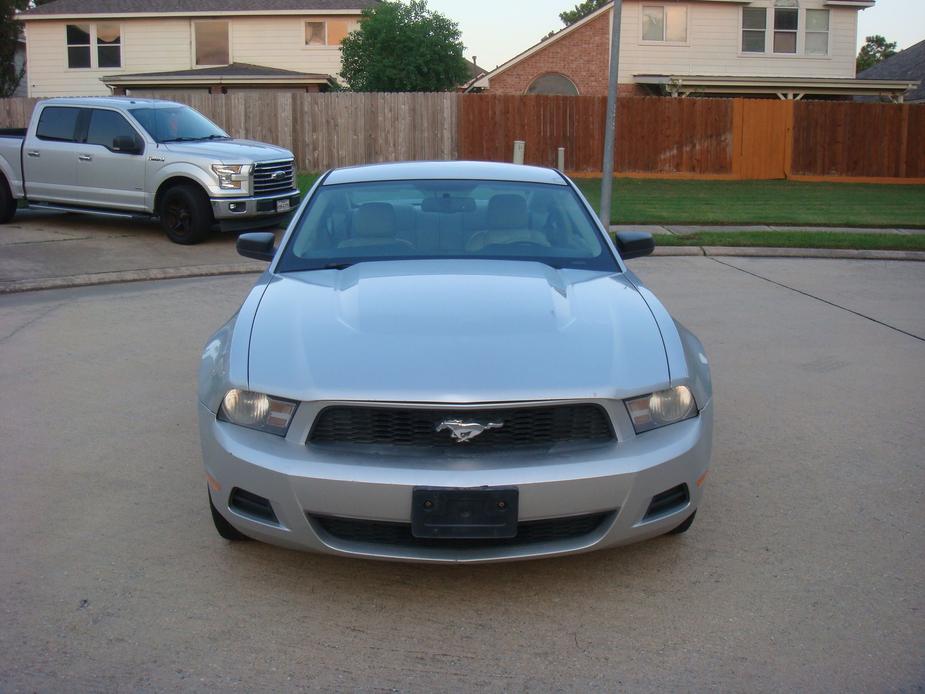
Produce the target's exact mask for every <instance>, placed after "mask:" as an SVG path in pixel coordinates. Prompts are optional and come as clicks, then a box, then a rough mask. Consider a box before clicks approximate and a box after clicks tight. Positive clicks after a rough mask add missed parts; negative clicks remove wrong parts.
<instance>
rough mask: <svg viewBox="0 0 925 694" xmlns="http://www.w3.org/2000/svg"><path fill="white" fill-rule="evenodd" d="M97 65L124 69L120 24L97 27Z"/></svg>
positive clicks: (99, 25)
mask: <svg viewBox="0 0 925 694" xmlns="http://www.w3.org/2000/svg"><path fill="white" fill-rule="evenodd" d="M96 64H97V65H98V66H99V67H122V27H120V26H119V25H118V24H108V23H107V24H102V23H101V24H97V25H96Z"/></svg>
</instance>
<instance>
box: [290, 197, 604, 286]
mask: <svg viewBox="0 0 925 694" xmlns="http://www.w3.org/2000/svg"><path fill="white" fill-rule="evenodd" d="M443 258H454V259H481V260H490V259H494V260H525V261H533V262H539V263H544V264H546V265H550V266H552V267H555V268H579V269H585V270H603V271H609V272H619V271H620V268H619V265H618V264H617V261H616V259H615V258H614V256H613V253H612V252H611V251H610V247H609V246H608V245H607V243H606V242H605V240H604V238H603V235H602V233H601V231H600V230H599V229H598V226H597V224H596V223H595V221H594V220H593V218H592V217H591V215H590V214H589V213H588V210H587V208H586V206H585V205H584V204H583V203H582V201H581V199H580V198H579V197H578V195H577V194H576V193H575V191H574V190H572V188H570V187H569V186H566V185H549V184H538V183H524V182H510V181H489V180H416V181H378V182H369V183H349V184H341V185H326V186H325V185H322V186H321V187H320V188H318V190H317V191H316V192H315V194H314V195H313V196H312V199H311V201H310V203H309V205H308V207H307V208H306V210H305V211H304V212H303V213H302V216H301V217H300V219H299V220H298V221H297V222H296V228H295V231H294V233H293V234H292V236H291V238H290V241H289V243H288V244H287V246H286V249H285V251H284V253H283V256H282V258H281V259H280V263H279V265H278V266H277V269H278V271H280V272H298V271H304V270H321V269H329V268H337V269H342V268H345V267H349V266H350V265H352V264H354V263H362V262H370V261H383V260H410V259H443Z"/></svg>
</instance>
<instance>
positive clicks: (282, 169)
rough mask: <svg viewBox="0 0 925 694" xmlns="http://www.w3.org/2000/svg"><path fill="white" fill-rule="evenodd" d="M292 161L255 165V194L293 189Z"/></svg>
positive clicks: (271, 193)
mask: <svg viewBox="0 0 925 694" xmlns="http://www.w3.org/2000/svg"><path fill="white" fill-rule="evenodd" d="M292 169H293V167H292V161H272V162H264V163H263V164H257V165H256V166H254V195H273V194H274V193H285V192H286V191H288V190H292V189H293V188H294V187H295V185H294V180H293V170H292Z"/></svg>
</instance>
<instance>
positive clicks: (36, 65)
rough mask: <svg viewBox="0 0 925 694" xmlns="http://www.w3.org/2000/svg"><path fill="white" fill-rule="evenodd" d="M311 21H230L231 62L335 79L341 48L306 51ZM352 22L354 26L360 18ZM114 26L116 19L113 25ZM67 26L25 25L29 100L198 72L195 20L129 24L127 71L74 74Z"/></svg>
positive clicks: (86, 93)
mask: <svg viewBox="0 0 925 694" xmlns="http://www.w3.org/2000/svg"><path fill="white" fill-rule="evenodd" d="M306 19H311V20H313V21H318V20H320V19H324V18H322V17H318V16H312V17H305V16H295V15H291V16H277V17H230V18H229V20H230V21H231V46H230V48H231V61H232V62H239V63H253V64H256V65H265V66H267V67H275V68H282V69H285V70H296V71H298V72H308V73H321V74H329V75H336V74H338V73H339V72H340V66H341V62H340V49H339V48H337V47H319V48H306V47H305V29H304V22H305V20H306ZM331 19H336V20H337V21H344V20H348V21H350V22H351V23H352V24H351V26H353V27H355V26H357V25H358V18H356V17H344V16H340V17H336V18H331ZM110 21H112V20H110ZM67 23H68V22H65V21H57V20H48V21H33V22H28V23H27V25H26V35H27V41H28V44H29V96H33V97H50V96H99V95H107V94H109V89H108V88H107V87H106V85H105V84H103V83H102V82H101V81H100V78H101V77H103V76H105V75H114V74H120V73H125V74H135V73H142V72H164V71H169V70H188V69H190V68H193V67H194V66H193V56H192V20H190V19H172V18H170V19H168V18H164V19H125V20H122V21H121V22H120V23H121V25H122V68H121V69H116V68H99V69H80V70H72V69H69V68H68V67H67V45H66V38H65V26H66V24H67Z"/></svg>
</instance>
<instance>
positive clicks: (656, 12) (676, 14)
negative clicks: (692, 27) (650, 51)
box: [642, 5, 687, 43]
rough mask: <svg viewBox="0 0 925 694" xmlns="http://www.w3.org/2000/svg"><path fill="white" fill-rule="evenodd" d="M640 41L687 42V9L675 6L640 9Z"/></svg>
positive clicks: (653, 6) (654, 6) (655, 6)
mask: <svg viewBox="0 0 925 694" xmlns="http://www.w3.org/2000/svg"><path fill="white" fill-rule="evenodd" d="M642 40H643V41H668V42H670V43H685V42H686V41H687V8H686V7H678V6H677V5H644V6H643V8H642Z"/></svg>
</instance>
